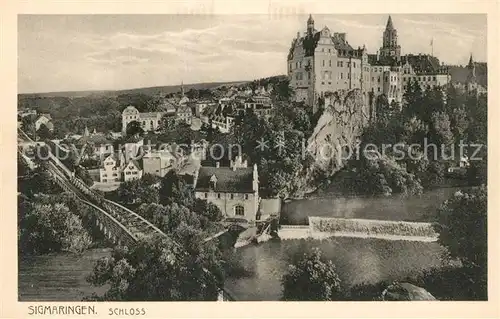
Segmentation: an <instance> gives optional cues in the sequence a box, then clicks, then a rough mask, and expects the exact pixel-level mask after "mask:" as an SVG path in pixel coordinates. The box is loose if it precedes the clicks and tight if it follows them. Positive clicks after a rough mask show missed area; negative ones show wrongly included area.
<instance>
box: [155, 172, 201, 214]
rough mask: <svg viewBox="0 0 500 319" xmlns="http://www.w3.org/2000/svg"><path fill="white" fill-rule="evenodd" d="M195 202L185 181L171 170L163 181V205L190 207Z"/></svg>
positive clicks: (161, 194) (161, 200)
mask: <svg viewBox="0 0 500 319" xmlns="http://www.w3.org/2000/svg"><path fill="white" fill-rule="evenodd" d="M193 200H194V194H193V192H192V189H190V188H189V187H188V186H187V185H186V182H185V181H184V179H182V178H181V177H179V176H178V175H177V173H175V172H174V171H173V170H170V171H169V172H168V173H167V174H165V176H164V177H163V178H162V180H161V188H160V202H161V203H162V204H172V203H179V204H182V205H184V206H187V207H190V206H191V204H192V202H193Z"/></svg>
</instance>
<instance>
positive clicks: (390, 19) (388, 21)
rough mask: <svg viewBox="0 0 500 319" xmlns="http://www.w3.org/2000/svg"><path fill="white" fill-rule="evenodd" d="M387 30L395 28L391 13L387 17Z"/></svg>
mask: <svg viewBox="0 0 500 319" xmlns="http://www.w3.org/2000/svg"><path fill="white" fill-rule="evenodd" d="M385 29H386V30H393V29H394V26H393V25H392V18H391V15H389V18H388V19H387V25H386V26H385Z"/></svg>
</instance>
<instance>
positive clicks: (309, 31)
mask: <svg viewBox="0 0 500 319" xmlns="http://www.w3.org/2000/svg"><path fill="white" fill-rule="evenodd" d="M313 33H314V19H313V17H312V15H309V19H307V34H308V35H312V34H313Z"/></svg>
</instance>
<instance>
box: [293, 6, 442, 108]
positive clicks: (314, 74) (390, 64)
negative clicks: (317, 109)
mask: <svg viewBox="0 0 500 319" xmlns="http://www.w3.org/2000/svg"><path fill="white" fill-rule="evenodd" d="M287 64H288V77H289V80H290V86H291V87H292V88H293V89H295V99H296V100H297V101H304V102H306V104H308V105H312V106H316V105H317V104H318V100H319V99H320V98H322V97H324V95H325V93H327V92H335V91H338V90H352V89H359V90H360V91H361V92H362V94H363V97H364V99H365V100H366V102H369V103H371V101H372V100H373V99H374V98H376V97H377V96H380V95H382V94H384V95H385V96H386V97H387V99H388V101H389V103H392V102H396V103H399V104H401V102H402V99H403V94H404V91H405V89H406V87H407V85H408V84H409V83H410V82H412V81H416V82H418V83H419V84H420V86H421V88H422V89H424V90H425V89H427V88H432V87H436V86H445V85H447V84H449V83H450V80H451V76H450V75H449V72H448V70H447V68H446V67H445V66H444V65H443V64H440V63H439V59H437V58H436V57H433V56H431V55H425V54H418V55H412V54H408V55H405V56H402V55H401V46H400V45H399V44H398V33H397V30H396V29H395V28H394V25H393V22H392V18H391V16H389V18H388V20H387V25H386V28H385V31H384V33H383V35H382V47H381V48H380V51H377V53H376V54H369V53H368V51H367V49H366V47H365V46H364V45H363V47H358V48H357V49H356V48H353V47H352V46H351V45H350V44H349V42H348V41H347V36H346V33H337V32H333V33H332V32H331V31H330V29H329V28H328V27H326V26H325V27H324V28H323V29H322V30H320V31H318V30H316V29H315V27H314V20H313V18H312V16H309V19H308V20H307V25H306V31H305V32H304V33H303V34H301V33H300V32H298V33H297V36H296V38H295V39H293V40H292V44H291V47H290V51H289V53H288V58H287Z"/></svg>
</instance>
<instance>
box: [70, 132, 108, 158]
mask: <svg viewBox="0 0 500 319" xmlns="http://www.w3.org/2000/svg"><path fill="white" fill-rule="evenodd" d="M76 145H77V146H79V147H81V148H83V147H89V148H91V150H90V152H91V153H92V155H93V157H94V158H105V157H107V156H108V155H109V154H112V153H113V152H114V149H113V142H112V141H110V140H109V139H108V138H107V136H106V134H104V133H98V132H96V129H95V128H94V131H93V132H92V133H89V130H88V128H87V127H85V130H84V132H83V135H82V137H81V138H79V139H78V140H77V142H76Z"/></svg>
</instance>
